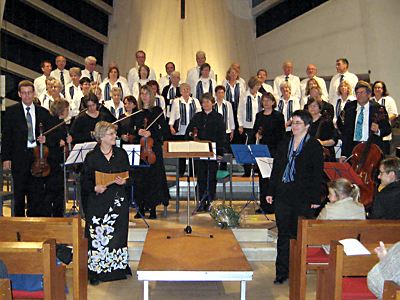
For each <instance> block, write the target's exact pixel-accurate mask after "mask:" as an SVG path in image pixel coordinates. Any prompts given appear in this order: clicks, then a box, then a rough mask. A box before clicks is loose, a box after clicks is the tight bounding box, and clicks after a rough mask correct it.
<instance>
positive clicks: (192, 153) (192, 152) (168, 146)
mask: <svg viewBox="0 0 400 300" xmlns="http://www.w3.org/2000/svg"><path fill="white" fill-rule="evenodd" d="M196 144H207V145H208V147H201V148H203V149H201V150H202V151H200V149H198V148H197V147H196ZM176 146H181V147H180V148H181V149H177V147H176ZM191 146H192V147H191ZM198 146H203V145H198ZM206 148H207V149H206ZM206 150H207V151H206ZM163 156H164V158H186V159H187V160H188V159H189V158H200V157H205V158H209V157H213V156H214V153H213V152H212V148H211V142H209V141H200V142H194V141H165V142H164V144H163ZM188 161H189V160H188ZM187 164H188V166H187V167H188V169H189V162H188V163H187ZM193 173H194V170H193ZM187 180H188V191H187V216H186V227H185V228H184V232H185V233H186V234H191V233H192V227H191V226H190V190H189V186H190V172H188V175H187ZM210 237H212V236H211V235H210Z"/></svg>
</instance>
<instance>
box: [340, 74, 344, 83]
mask: <svg viewBox="0 0 400 300" xmlns="http://www.w3.org/2000/svg"><path fill="white" fill-rule="evenodd" d="M343 78H344V75H343V74H342V75H340V83H342V81H343Z"/></svg>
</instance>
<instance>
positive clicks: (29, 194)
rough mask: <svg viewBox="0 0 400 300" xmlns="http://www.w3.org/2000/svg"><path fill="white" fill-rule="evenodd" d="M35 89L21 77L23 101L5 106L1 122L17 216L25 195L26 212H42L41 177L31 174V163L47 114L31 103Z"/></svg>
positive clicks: (42, 139)
mask: <svg viewBox="0 0 400 300" xmlns="http://www.w3.org/2000/svg"><path fill="white" fill-rule="evenodd" d="M34 92H35V91H34V86H33V83H32V82H31V81H28V80H23V81H21V82H20V83H19V84H18V95H19V97H20V98H21V100H22V102H20V103H18V104H16V105H13V106H11V107H9V108H7V110H6V113H5V116H4V123H3V124H4V129H3V144H2V155H1V156H2V160H3V169H5V170H11V174H12V176H13V180H14V214H15V216H18V217H24V216H25V196H26V198H27V208H28V210H27V212H26V215H27V216H29V217H34V216H41V211H42V202H43V201H42V200H43V199H42V198H41V197H40V194H38V193H37V189H38V188H39V187H40V186H41V184H40V183H39V184H38V181H41V178H36V177H33V176H32V175H31V165H32V162H33V148H35V147H36V146H38V145H39V143H42V144H43V143H45V142H46V138H45V137H44V136H39V124H40V123H42V124H43V127H44V129H46V128H47V123H48V120H49V118H50V115H49V112H48V111H47V110H46V109H45V108H43V107H40V106H38V105H36V104H34V103H33V99H34Z"/></svg>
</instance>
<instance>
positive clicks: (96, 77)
mask: <svg viewBox="0 0 400 300" xmlns="http://www.w3.org/2000/svg"><path fill="white" fill-rule="evenodd" d="M96 63H97V59H96V57H94V56H88V57H86V58H85V69H84V70H83V71H82V76H81V78H83V77H87V78H89V79H90V81H91V82H97V83H98V84H100V83H101V75H100V73H99V72H97V71H95V69H96Z"/></svg>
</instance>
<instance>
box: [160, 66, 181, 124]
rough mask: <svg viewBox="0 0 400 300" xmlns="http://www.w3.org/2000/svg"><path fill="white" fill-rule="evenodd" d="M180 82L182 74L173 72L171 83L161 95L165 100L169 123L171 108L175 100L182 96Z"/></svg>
mask: <svg viewBox="0 0 400 300" xmlns="http://www.w3.org/2000/svg"><path fill="white" fill-rule="evenodd" d="M180 81H181V73H179V72H178V71H173V72H172V73H171V83H170V84H169V85H167V86H165V87H164V89H163V90H162V93H161V95H162V96H163V97H164V100H165V105H166V116H167V123H168V120H169V116H170V114H171V106H172V102H173V100H174V99H175V98H179V97H180V96H181V91H180V87H179V85H180Z"/></svg>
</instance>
